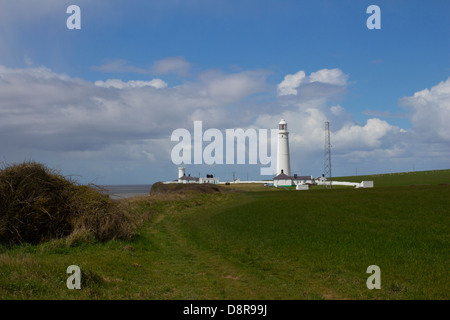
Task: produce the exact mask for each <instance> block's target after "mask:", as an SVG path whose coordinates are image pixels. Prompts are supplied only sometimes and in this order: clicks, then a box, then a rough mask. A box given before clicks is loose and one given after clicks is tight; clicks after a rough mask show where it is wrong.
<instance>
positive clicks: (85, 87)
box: [0, 67, 265, 157]
mask: <svg viewBox="0 0 450 320" xmlns="http://www.w3.org/2000/svg"><path fill="white" fill-rule="evenodd" d="M0 84H1V85H0V97H1V99H0V136H1V137H2V139H3V140H2V148H1V150H2V152H4V150H6V149H14V148H35V149H42V150H59V151H62V152H66V151H87V150H101V149H103V148H106V147H107V146H108V145H111V144H120V143H125V142H127V143H128V142H129V141H139V140H142V139H164V138H163V137H168V136H170V134H171V132H172V131H173V130H174V129H176V128H180V127H181V128H183V127H184V128H190V127H191V126H192V124H193V121H194V120H204V121H205V125H207V126H209V127H218V128H221V127H223V126H226V125H227V123H228V124H229V125H230V126H231V122H236V121H238V120H242V118H241V119H237V118H236V117H233V116H231V114H230V110H228V107H229V106H230V105H232V106H236V105H239V104H241V103H242V102H241V100H242V99H244V98H246V97H249V96H251V95H252V94H254V93H256V92H258V91H260V90H264V89H265V86H264V85H265V76H264V75H262V74H259V73H257V72H255V73H252V72H241V73H235V74H223V73H221V72H218V71H214V72H209V73H205V74H202V75H200V76H199V77H198V79H197V80H196V81H191V82H186V83H184V84H181V85H179V86H176V87H169V86H168V85H167V83H166V82H164V81H163V80H161V79H153V80H151V81H133V80H132V81H128V82H124V81H122V80H119V79H109V80H106V81H96V82H95V83H92V82H89V81H85V80H82V79H76V78H71V77H69V76H67V75H64V74H58V73H54V72H52V71H51V70H49V69H47V68H26V69H12V68H6V67H0ZM166 142H167V143H168V144H170V139H166ZM140 154H141V155H142V156H146V157H152V156H149V155H150V154H154V152H152V151H150V150H148V151H147V153H145V154H144V153H140ZM169 154H170V153H169Z"/></svg>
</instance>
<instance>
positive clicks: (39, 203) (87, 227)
mask: <svg viewBox="0 0 450 320" xmlns="http://www.w3.org/2000/svg"><path fill="white" fill-rule="evenodd" d="M135 228H136V226H135V222H134V221H133V218H132V217H131V215H130V214H129V210H128V208H126V207H125V206H124V204H123V203H120V202H118V201H114V200H111V199H110V198H109V197H108V196H107V195H104V194H103V193H102V192H100V190H98V189H97V188H95V187H94V186H85V185H78V184H77V183H76V182H75V181H72V180H70V179H68V178H66V177H64V176H62V175H61V174H59V173H58V172H56V171H55V170H51V169H49V168H47V167H45V166H44V165H43V164H40V163H36V162H25V163H22V164H14V165H6V166H4V168H3V169H2V170H1V171H0V242H1V243H7V244H9V245H14V244H18V243H32V244H36V243H40V242H45V241H48V240H51V239H63V238H65V239H66V240H67V241H68V243H73V242H77V241H86V240H89V239H96V240H100V241H103V240H108V239H114V238H122V239H129V238H130V237H131V236H132V235H133V234H134V230H135Z"/></svg>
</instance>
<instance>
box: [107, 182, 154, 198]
mask: <svg viewBox="0 0 450 320" xmlns="http://www.w3.org/2000/svg"><path fill="white" fill-rule="evenodd" d="M100 187H101V188H102V189H103V192H104V193H106V194H108V195H109V197H110V198H111V199H124V198H129V197H134V196H148V195H149V194H150V189H151V188H152V185H151V184H126V185H107V186H100Z"/></svg>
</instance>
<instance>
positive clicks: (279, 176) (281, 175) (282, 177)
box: [273, 172, 292, 180]
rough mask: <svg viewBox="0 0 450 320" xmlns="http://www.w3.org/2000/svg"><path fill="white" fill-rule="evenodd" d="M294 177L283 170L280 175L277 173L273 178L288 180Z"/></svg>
mask: <svg viewBox="0 0 450 320" xmlns="http://www.w3.org/2000/svg"><path fill="white" fill-rule="evenodd" d="M288 179H292V177H290V176H288V175H287V174H286V173H284V172H282V173H280V174H279V175H277V176H276V177H275V178H273V180H288Z"/></svg>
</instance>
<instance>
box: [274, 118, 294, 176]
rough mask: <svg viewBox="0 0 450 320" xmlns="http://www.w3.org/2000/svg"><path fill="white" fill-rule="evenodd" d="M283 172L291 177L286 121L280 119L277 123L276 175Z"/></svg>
mask: <svg viewBox="0 0 450 320" xmlns="http://www.w3.org/2000/svg"><path fill="white" fill-rule="evenodd" d="M281 172H283V173H284V174H285V175H287V176H290V175H291V162H290V160H289V132H288V131H287V123H286V120H284V119H281V121H280V123H278V161H277V175H279V174H280V173H281Z"/></svg>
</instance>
